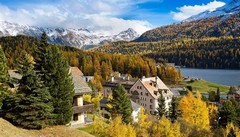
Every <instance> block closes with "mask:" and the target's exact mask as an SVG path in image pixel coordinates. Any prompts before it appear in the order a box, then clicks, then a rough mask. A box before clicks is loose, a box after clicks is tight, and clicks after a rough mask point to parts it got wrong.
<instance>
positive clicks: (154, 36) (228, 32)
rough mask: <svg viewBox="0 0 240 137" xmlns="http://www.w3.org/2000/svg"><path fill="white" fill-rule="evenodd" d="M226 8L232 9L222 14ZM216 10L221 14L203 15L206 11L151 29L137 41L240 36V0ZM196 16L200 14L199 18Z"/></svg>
mask: <svg viewBox="0 0 240 137" xmlns="http://www.w3.org/2000/svg"><path fill="white" fill-rule="evenodd" d="M226 9H230V10H228V11H227V13H228V14H220V11H221V10H223V11H224V10H225V11H226ZM215 11H216V12H218V13H219V14H215V13H214V14H212V15H211V16H210V15H209V16H210V17H206V16H201V15H203V14H205V13H207V12H208V11H205V12H202V13H200V14H198V15H195V16H192V17H190V18H189V19H187V20H185V21H182V22H180V23H174V24H170V25H166V26H161V27H158V28H155V29H152V30H149V31H147V32H145V33H143V34H142V35H141V36H140V37H139V38H137V39H136V40H135V41H136V42H151V41H153V42H154V41H170V42H171V41H176V40H184V39H201V38H208V37H226V36H232V37H238V36H240V1H239V0H234V1H232V2H230V3H229V4H226V5H225V6H223V7H220V8H217V9H216V10H215ZM213 12H214V11H213ZM221 13H223V12H221ZM230 13H231V14H230ZM196 16H199V18H197V17H196ZM191 19H193V20H191Z"/></svg>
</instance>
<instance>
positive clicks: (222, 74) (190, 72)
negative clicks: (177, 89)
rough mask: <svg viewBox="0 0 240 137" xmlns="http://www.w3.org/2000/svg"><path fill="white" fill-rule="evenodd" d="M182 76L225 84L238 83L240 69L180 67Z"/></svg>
mask: <svg viewBox="0 0 240 137" xmlns="http://www.w3.org/2000/svg"><path fill="white" fill-rule="evenodd" d="M181 72H182V76H184V77H188V76H189V77H192V78H199V79H204V80H206V81H210V82H213V83H217V84H222V85H226V86H238V85H240V70H230V69H199V68H181Z"/></svg>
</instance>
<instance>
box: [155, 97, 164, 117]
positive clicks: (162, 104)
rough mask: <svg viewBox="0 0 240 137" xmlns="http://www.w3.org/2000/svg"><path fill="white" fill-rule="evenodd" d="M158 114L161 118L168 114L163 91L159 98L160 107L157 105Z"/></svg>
mask: <svg viewBox="0 0 240 137" xmlns="http://www.w3.org/2000/svg"><path fill="white" fill-rule="evenodd" d="M156 114H157V116H158V118H159V119H161V118H162V116H163V115H165V114H166V106H165V99H164V97H163V95H162V93H161V95H160V97H159V98H158V107H157V111H156Z"/></svg>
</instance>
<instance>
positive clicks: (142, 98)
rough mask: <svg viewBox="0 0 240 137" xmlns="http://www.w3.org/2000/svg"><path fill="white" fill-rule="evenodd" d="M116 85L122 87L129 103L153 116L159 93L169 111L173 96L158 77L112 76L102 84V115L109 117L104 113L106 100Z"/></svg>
mask: <svg viewBox="0 0 240 137" xmlns="http://www.w3.org/2000/svg"><path fill="white" fill-rule="evenodd" d="M118 84H121V85H123V86H124V88H125V89H126V91H127V93H128V95H129V98H130V99H131V101H133V102H135V103H136V104H138V105H141V106H143V107H144V109H145V110H146V111H147V112H149V113H151V114H155V112H156V109H157V107H158V98H159V97H160V95H161V93H162V95H163V97H164V99H165V105H166V109H169V106H170V104H171V101H172V97H173V96H174V94H173V93H172V92H171V91H170V89H169V88H168V87H167V86H166V85H165V84H164V83H163V82H162V80H161V79H160V78H159V77H149V78H145V77H143V78H141V79H136V78H128V77H122V75H119V76H118V77H116V76H115V77H113V76H112V77H111V79H110V80H109V81H107V82H105V83H103V99H102V100H101V110H102V111H103V115H106V116H107V115H109V113H108V112H107V111H106V103H107V98H108V96H109V95H111V94H112V90H113V89H114V88H115V87H117V85H118Z"/></svg>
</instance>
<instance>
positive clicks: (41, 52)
mask: <svg viewBox="0 0 240 137" xmlns="http://www.w3.org/2000/svg"><path fill="white" fill-rule="evenodd" d="M48 47H49V44H48V41H47V35H46V33H45V32H43V33H42V36H41V40H40V43H39V44H38V48H37V50H36V52H35V54H36V55H35V56H34V57H35V61H36V65H35V70H37V71H38V72H39V73H42V74H43V73H45V67H46V63H47V59H46V54H47V50H48ZM43 76H44V75H43Z"/></svg>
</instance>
